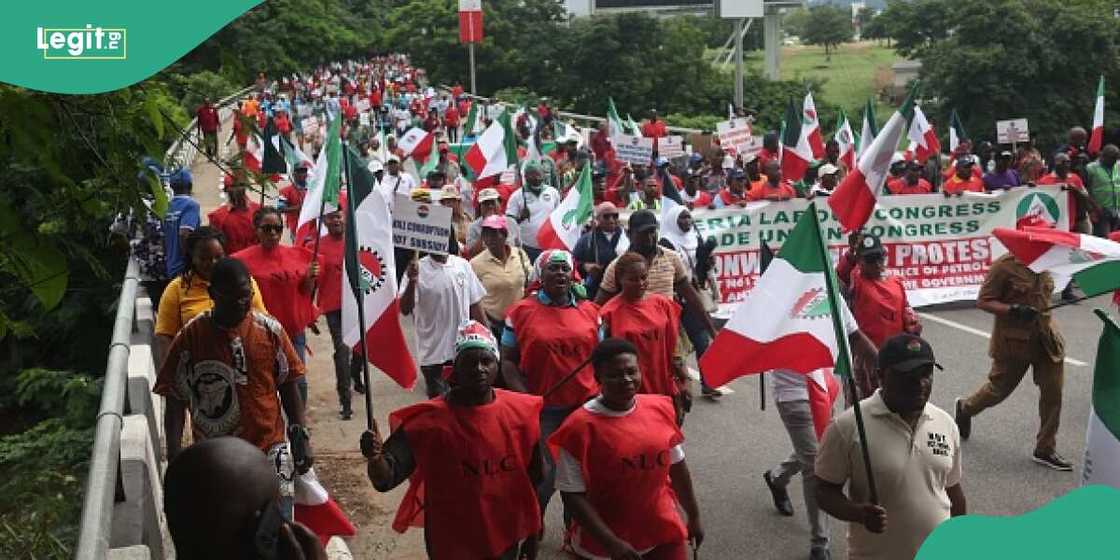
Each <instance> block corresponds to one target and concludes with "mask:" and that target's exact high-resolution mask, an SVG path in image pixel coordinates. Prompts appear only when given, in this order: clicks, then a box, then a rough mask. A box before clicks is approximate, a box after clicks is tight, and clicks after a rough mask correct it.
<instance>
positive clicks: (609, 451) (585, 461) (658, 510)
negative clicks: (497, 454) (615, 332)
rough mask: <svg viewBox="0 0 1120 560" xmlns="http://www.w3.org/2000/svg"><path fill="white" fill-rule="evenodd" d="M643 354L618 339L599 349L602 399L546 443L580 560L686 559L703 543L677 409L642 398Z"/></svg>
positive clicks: (596, 360)
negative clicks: (553, 458)
mask: <svg viewBox="0 0 1120 560" xmlns="http://www.w3.org/2000/svg"><path fill="white" fill-rule="evenodd" d="M638 352H639V351H638V349H637V348H636V347H635V346H634V345H633V344H631V343H629V342H627V341H625V340H621V339H617V338H610V339H607V340H604V341H603V342H602V343H600V344H599V345H598V346H597V347H596V348H595V351H594V352H593V353H592V354H591V363H592V366H593V368H594V370H595V380H596V381H597V382H598V383H599V386H600V389H601V391H602V394H601V395H600V396H599V397H597V398H595V399H592V400H590V401H588V402H587V403H585V404H584V405H583V406H581V407H580V408H579V409H578V410H576V411H575V412H573V413H572V415H571V416H569V417H568V419H567V420H565V421H564V424H563V425H562V426H560V429H559V430H557V431H556V433H555V434H553V435H552V437H550V438H549V439H548V443H549V446H550V448H551V449H553V450H554V451H555V453H556V454H557V487H558V488H559V489H560V492H561V496H562V497H563V499H564V504H565V506H566V507H567V508H568V510H569V511H571V513H572V517H573V522H572V524H571V525H570V526H569V527H568V537H569V542H570V544H571V548H572V551H573V552H574V553H575V554H576V555H577V556H579V557H581V558H603V557H609V558H627V559H635V560H636V559H639V558H647V559H664V560H685V559H686V558H687V557H688V549H687V544H686V543H687V542H688V541H691V542H692V545H693V547H699V546H700V544H701V543H702V542H703V540H704V529H703V526H702V525H701V523H700V508H699V507H698V506H697V503H696V496H695V494H694V493H693V491H692V477H691V475H690V474H689V472H688V465H687V464H686V463H685V460H684V449H683V447H682V443H683V442H684V435H683V434H682V433H681V431H680V429H679V428H678V427H677V419H676V414H675V412H674V410H673V403H672V401H671V400H670V399H669V398H668V397H665V396H662V395H640V394H638V389H639V387H640V386H641V384H642V371H641V369H640V367H639V366H638ZM678 509H683V510H684V513H685V515H686V516H687V517H688V521H687V523H686V522H685V521H684V520H682V519H681V515H680V513H679V511H678Z"/></svg>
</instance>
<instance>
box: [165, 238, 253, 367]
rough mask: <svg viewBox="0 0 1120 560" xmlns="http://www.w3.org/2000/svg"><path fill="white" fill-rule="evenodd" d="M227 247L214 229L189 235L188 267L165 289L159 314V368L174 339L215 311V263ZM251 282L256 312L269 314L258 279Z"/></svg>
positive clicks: (185, 246) (186, 255)
mask: <svg viewBox="0 0 1120 560" xmlns="http://www.w3.org/2000/svg"><path fill="white" fill-rule="evenodd" d="M225 243H226V238H225V236H224V235H222V232H221V231H219V230H218V229H216V228H212V227H210V226H201V227H198V228H195V229H194V230H193V231H191V232H190V234H188V235H187V240H186V243H185V244H184V247H183V250H184V254H183V257H184V260H185V265H184V266H183V270H182V272H180V273H179V276H176V277H175V278H173V279H172V280H171V282H169V283H168V284H167V287H166V288H164V290H163V296H162V297H161V298H160V300H159V311H158V312H157V313H156V328H155V335H156V341H157V343H158V344H157V349H156V366H157V367H159V366H160V365H162V364H163V360H164V358H165V357H166V356H167V349H168V348H170V347H171V341H172V339H174V338H175V335H177V334H179V331H180V330H182V329H183V325H186V324H187V323H189V322H190V320H191V319H194V318H195V316H197V315H200V314H202V313H203V312H204V311H209V310H210V309H211V308H212V307H214V300H212V299H210V292H209V290H210V271H211V270H213V269H214V263H216V262H218V261H220V260H222V258H223V257H225V256H226V250H225ZM250 282H252V285H253V300H252V303H251V305H252V307H253V310H254V311H260V312H262V313H267V311H266V310H265V308H264V301H263V300H262V299H261V289H260V287H259V286H257V282H256V280H255V279H251V280H250Z"/></svg>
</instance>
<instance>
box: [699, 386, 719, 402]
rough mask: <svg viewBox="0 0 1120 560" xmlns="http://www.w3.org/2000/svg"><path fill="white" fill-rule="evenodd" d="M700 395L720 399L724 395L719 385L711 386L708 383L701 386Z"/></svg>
mask: <svg viewBox="0 0 1120 560" xmlns="http://www.w3.org/2000/svg"><path fill="white" fill-rule="evenodd" d="M700 395H701V396H703V397H706V398H709V399H718V398H720V397H722V396H723V391H720V390H719V388H718V387H709V386H708V385H701V386H700Z"/></svg>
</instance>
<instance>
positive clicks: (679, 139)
mask: <svg viewBox="0 0 1120 560" xmlns="http://www.w3.org/2000/svg"><path fill="white" fill-rule="evenodd" d="M657 155H658V157H664V158H669V159H672V158H675V157H680V156H683V155H685V151H684V137H683V136H665V137H662V138H658V139H657Z"/></svg>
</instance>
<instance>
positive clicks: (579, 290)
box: [528, 249, 587, 301]
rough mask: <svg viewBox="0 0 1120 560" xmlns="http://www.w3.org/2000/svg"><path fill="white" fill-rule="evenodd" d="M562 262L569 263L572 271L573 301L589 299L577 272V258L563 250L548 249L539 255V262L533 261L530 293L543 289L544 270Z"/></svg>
mask: <svg viewBox="0 0 1120 560" xmlns="http://www.w3.org/2000/svg"><path fill="white" fill-rule="evenodd" d="M554 262H562V263H567V265H568V267H569V268H571V269H572V274H571V278H572V283H571V288H570V290H569V291H570V292H571V295H572V301H577V300H581V299H587V288H586V287H584V285H583V284H581V283H580V277H579V272H577V271H576V263H575V258H574V257H572V254H571V253H569V252H568V251H565V250H563V249H548V250H545V251H542V252H541V254H540V255H537V260H535V261H533V270H532V272H530V273H529V290H528V291H529V292H534V291H538V290H540V288H541V278H543V277H544V269H545V268H547V267H548V265H549V264H550V263H554Z"/></svg>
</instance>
